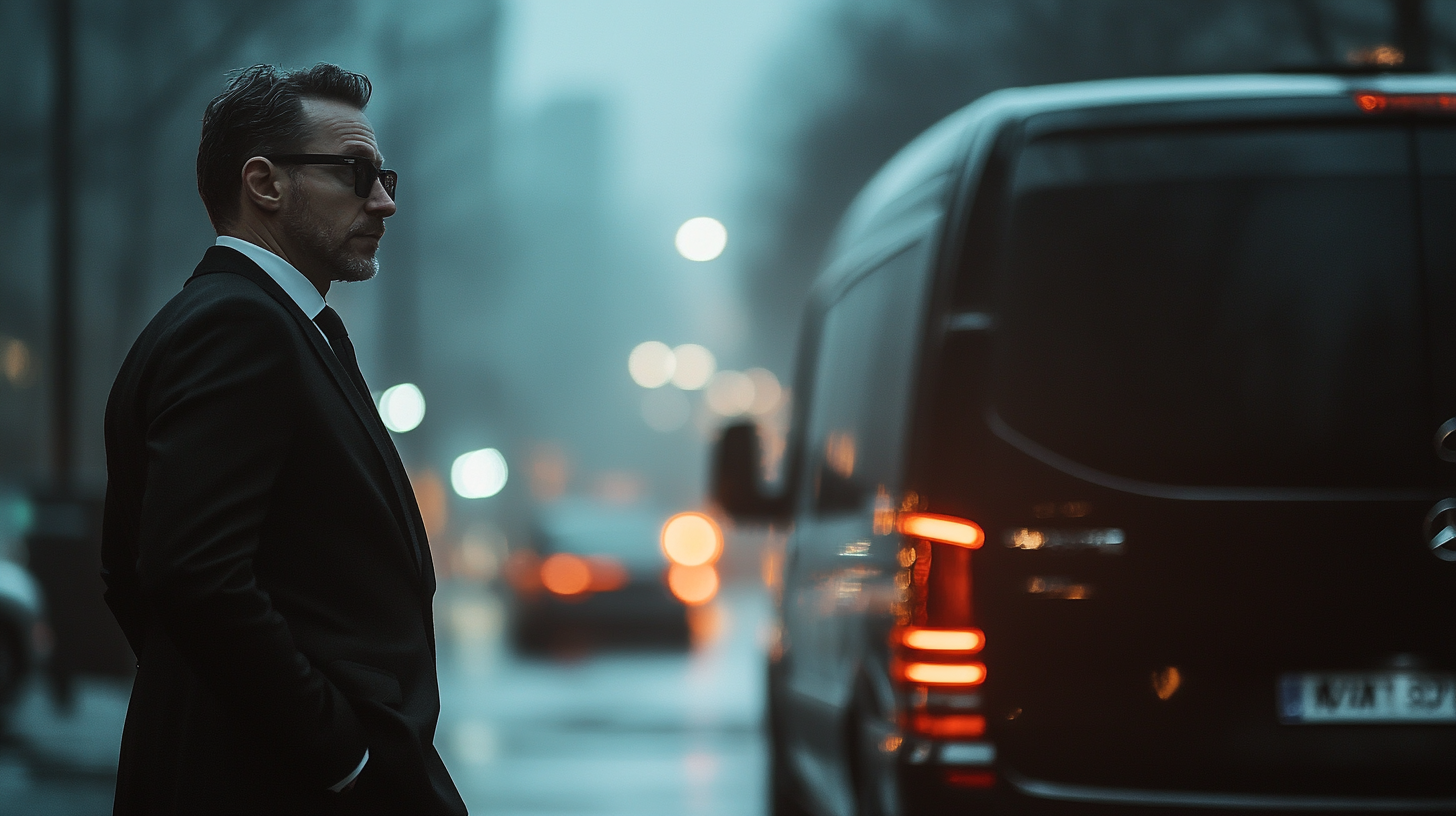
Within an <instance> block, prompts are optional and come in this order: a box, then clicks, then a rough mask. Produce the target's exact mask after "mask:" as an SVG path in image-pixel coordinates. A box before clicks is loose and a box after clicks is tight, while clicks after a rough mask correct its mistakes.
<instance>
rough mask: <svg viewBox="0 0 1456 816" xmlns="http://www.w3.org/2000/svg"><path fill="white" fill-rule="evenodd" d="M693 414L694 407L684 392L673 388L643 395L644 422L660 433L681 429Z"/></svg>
mask: <svg viewBox="0 0 1456 816" xmlns="http://www.w3.org/2000/svg"><path fill="white" fill-rule="evenodd" d="M691 414H692V406H691V405H689V404H688V398H687V397H686V396H684V395H683V392H681V391H678V390H676V389H673V388H664V389H660V390H657V391H648V392H647V393H646V394H643V395H642V421H643V422H646V423H647V427H649V428H651V429H652V430H654V431H658V432H660V433H672V432H673V431H675V430H677V429H678V428H681V427H682V426H683V425H685V424H686V423H687V421H688V417H689V416H690V415H691Z"/></svg>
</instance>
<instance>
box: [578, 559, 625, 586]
mask: <svg viewBox="0 0 1456 816" xmlns="http://www.w3.org/2000/svg"><path fill="white" fill-rule="evenodd" d="M586 565H587V569H589V570H591V584H590V585H589V586H588V587H587V588H588V589H590V590H591V591H592V592H612V591H614V590H618V589H621V588H622V587H624V586H626V585H627V579H628V577H629V576H628V574H627V568H626V567H624V566H622V562H621V561H618V560H617V559H615V558H611V557H608V556H605V555H594V556H592V557H590V558H588V559H587V560H586Z"/></svg>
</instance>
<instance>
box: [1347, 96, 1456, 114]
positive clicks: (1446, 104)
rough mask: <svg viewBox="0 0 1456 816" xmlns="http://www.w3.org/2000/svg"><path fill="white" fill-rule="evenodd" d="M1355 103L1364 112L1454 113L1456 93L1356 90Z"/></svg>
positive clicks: (1455, 109) (1455, 111)
mask: <svg viewBox="0 0 1456 816" xmlns="http://www.w3.org/2000/svg"><path fill="white" fill-rule="evenodd" d="M1354 98H1355V104H1356V105H1359V106H1360V110H1362V111H1365V112H1366V113H1421V112H1448V113H1456V94H1444V93H1406V94H1392V93H1381V92H1379V91H1356V92H1355V96H1354Z"/></svg>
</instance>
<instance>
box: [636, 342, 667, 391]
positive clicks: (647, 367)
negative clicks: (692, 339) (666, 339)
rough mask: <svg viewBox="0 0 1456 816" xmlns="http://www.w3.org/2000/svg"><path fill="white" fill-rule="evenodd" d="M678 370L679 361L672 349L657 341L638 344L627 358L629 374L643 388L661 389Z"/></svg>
mask: <svg viewBox="0 0 1456 816" xmlns="http://www.w3.org/2000/svg"><path fill="white" fill-rule="evenodd" d="M676 368H677V359H676V358H675V357H674V356H673V353H672V349H670V348H668V347H667V344H666V343H659V342H658V341H656V340H648V341H647V342H645V343H638V344H637V347H636V348H634V349H632V353H631V354H629V355H628V356H627V372H628V373H629V374H631V375H632V382H635V383H637V384H638V385H640V386H642V387H643V388H660V387H662V386H664V385H666V384H667V381H668V380H670V379H672V374H673V371H674V370H676Z"/></svg>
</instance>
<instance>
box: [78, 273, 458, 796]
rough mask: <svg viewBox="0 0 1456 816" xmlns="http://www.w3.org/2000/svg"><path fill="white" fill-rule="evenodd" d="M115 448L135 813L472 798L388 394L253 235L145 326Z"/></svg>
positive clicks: (115, 553)
mask: <svg viewBox="0 0 1456 816" xmlns="http://www.w3.org/2000/svg"><path fill="white" fill-rule="evenodd" d="M106 458H107V471H108V476H109V481H108V484H107V491H106V516H105V532H104V538H103V545H102V550H103V554H102V562H103V578H104V579H105V581H106V586H107V591H106V601H107V603H108V604H109V605H110V606H111V609H112V611H113V613H114V614H115V615H116V619H117V621H118V622H119V623H120V624H121V627H122V629H123V630H124V631H125V632H126V636H127V639H128V640H129V641H130V642H131V646H132V649H133V650H134V651H135V652H136V654H137V659H138V667H137V677H136V683H135V686H134V688H133V691H132V698H131V707H130V709H129V710H128V712H127V719H126V729H125V732H124V734H123V737H122V747H121V764H120V769H119V776H118V779H117V791H116V811H117V812H118V813H212V812H218V813H294V812H327V811H336V812H350V811H359V812H370V811H375V812H407V813H451V814H459V813H464V812H465V806H464V804H463V803H462V802H461V800H460V796H459V794H458V793H457V792H456V790H455V787H454V785H453V784H452V782H451V781H450V777H449V774H448V773H447V772H446V770H445V766H444V764H443V763H442V762H441V761H440V757H439V754H437V753H436V752H435V749H434V746H433V741H434V734H435V724H436V721H437V720H438V718H439V713H440V698H439V690H438V684H437V682H436V675H435V643H434V623H433V619H432V616H431V609H430V602H431V596H432V595H433V594H434V589H435V580H434V570H433V567H432V565H431V563H430V551H429V546H428V543H427V541H426V539H425V531H424V525H423V523H422V522H421V519H420V513H419V509H418V507H417V505H416V504H415V499H414V493H413V491H412V489H411V488H410V485H409V481H408V479H407V477H406V476H405V473H404V468H403V466H402V464H401V463H400V460H399V456H398V454H397V453H396V452H395V449H394V445H393V443H392V442H391V441H390V439H389V435H388V433H387V432H386V431H385V428H384V426H383V424H382V423H381V422H380V420H379V416H378V414H377V413H376V412H375V410H374V406H373V405H372V403H371V402H370V400H369V399H368V397H367V396H365V395H363V394H360V393H359V390H358V389H357V388H356V387H355V386H354V385H353V384H352V383H351V382H350V379H349V376H348V374H347V373H346V372H345V370H344V368H343V366H342V365H341V364H340V363H339V360H338V358H337V357H335V356H334V354H333V352H332V351H331V350H330V348H329V346H328V344H327V342H326V341H325V340H324V338H323V337H322V335H321V334H320V333H319V331H318V329H317V328H316V327H315V326H314V325H313V322H312V321H311V320H309V318H308V317H307V316H306V315H304V313H303V311H302V310H300V309H299V308H298V306H297V305H296V304H295V303H294V302H293V300H292V299H291V298H289V297H288V295H287V294H286V293H285V292H284V291H283V290H282V289H281V288H280V287H279V286H278V285H277V283H275V282H274V281H273V279H272V278H270V277H268V275H267V274H266V273H264V272H263V271H262V270H261V269H259V268H258V266H257V265H256V264H254V263H253V262H252V261H251V260H249V259H248V258H247V257H246V256H244V255H243V254H242V253H239V252H237V251H235V250H232V249H228V248H225V247H213V248H211V249H209V250H208V251H207V254H206V256H204V258H203V260H202V263H201V264H199V265H198V267H197V270H196V271H195V272H194V273H193V275H192V277H191V278H190V279H189V280H188V281H187V283H186V285H185V286H184V287H183V290H182V291H181V292H180V293H179V294H178V295H177V296H176V297H174V298H172V300H171V301H170V302H169V303H168V304H167V305H166V306H165V307H164V308H163V309H162V310H161V312H159V313H158V314H157V316H156V317H155V318H154V319H153V320H152V322H151V323H150V324H149V325H148V326H147V328H146V330H145V331H143V332H142V334H141V337H140V338H138V339H137V341H136V344H135V345H134V346H133V347H132V349H131V353H130V354H128V355H127V358H126V362H125V363H124V364H123V365H122V368H121V373H120V374H119V375H118V376H117V379H116V384H115V385H114V386H113V388H112V391H111V397H110V400H109V401H108V403H107V407H106ZM366 747H367V748H368V749H369V752H370V760H369V764H368V766H367V767H366V768H365V769H364V772H363V773H362V774H361V775H360V776H359V779H358V783H357V786H356V788H355V789H354V791H352V792H350V793H347V794H332V793H329V792H328V791H327V788H328V787H329V786H330V785H333V784H335V783H337V782H338V781H339V780H341V779H343V778H344V777H345V776H347V775H348V774H349V773H350V772H351V771H352V770H353V769H354V767H355V766H356V765H357V764H358V762H359V759H360V757H361V756H363V754H364V750H365V748H366Z"/></svg>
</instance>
